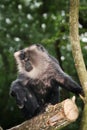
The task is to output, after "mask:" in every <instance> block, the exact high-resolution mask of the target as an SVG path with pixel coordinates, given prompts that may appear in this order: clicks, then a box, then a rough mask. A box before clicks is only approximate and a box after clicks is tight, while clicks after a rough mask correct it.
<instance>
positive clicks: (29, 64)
mask: <svg viewBox="0 0 87 130" xmlns="http://www.w3.org/2000/svg"><path fill="white" fill-rule="evenodd" d="M32 69H33V67H32V66H31V63H30V61H29V60H28V61H26V62H25V70H26V71H27V72H30V71H31V70H32Z"/></svg>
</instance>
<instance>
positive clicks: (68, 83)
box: [55, 64, 84, 95]
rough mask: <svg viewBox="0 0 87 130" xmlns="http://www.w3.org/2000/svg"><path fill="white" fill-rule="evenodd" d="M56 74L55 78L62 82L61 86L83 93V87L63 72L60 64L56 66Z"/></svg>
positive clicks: (76, 92)
mask: <svg viewBox="0 0 87 130" xmlns="http://www.w3.org/2000/svg"><path fill="white" fill-rule="evenodd" d="M56 68H57V69H56V76H55V80H56V81H57V82H58V84H60V86H61V87H63V88H65V89H67V90H69V91H71V92H73V93H75V94H82V95H84V94H83V90H82V87H81V86H80V85H78V84H77V83H76V82H75V81H74V80H73V79H72V78H71V77H70V76H69V75H67V74H66V73H64V72H63V70H62V69H61V68H60V66H59V64H57V66H56Z"/></svg>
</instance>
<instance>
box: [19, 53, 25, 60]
mask: <svg viewBox="0 0 87 130" xmlns="http://www.w3.org/2000/svg"><path fill="white" fill-rule="evenodd" d="M20 59H21V60H24V59H25V52H24V51H21V54H20Z"/></svg>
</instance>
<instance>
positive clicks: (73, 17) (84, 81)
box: [70, 0, 87, 130]
mask: <svg viewBox="0 0 87 130" xmlns="http://www.w3.org/2000/svg"><path fill="white" fill-rule="evenodd" d="M78 17H79V0H70V39H71V44H72V52H73V57H74V60H75V66H76V69H77V72H78V76H79V79H80V82H81V85H82V87H83V90H84V94H85V98H84V101H85V106H84V111H83V117H82V122H81V130H86V129H87V71H86V67H85V64H84V60H83V56H82V52H81V47H80V40H79V31H78V24H79V23H78Z"/></svg>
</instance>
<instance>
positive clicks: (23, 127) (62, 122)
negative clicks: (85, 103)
mask: <svg viewBox="0 0 87 130" xmlns="http://www.w3.org/2000/svg"><path fill="white" fill-rule="evenodd" d="M78 115H79V112H78V108H77V106H76V104H75V100H74V98H73V99H72V100H71V99H66V100H64V101H63V102H61V103H59V104H56V105H54V106H53V105H49V106H48V107H47V108H46V112H44V113H43V114H40V115H39V116H36V117H35V118H33V119H31V120H28V121H25V122H24V123H22V124H20V125H18V126H15V127H13V128H11V129H9V130H53V129H55V130H56V129H58V128H61V127H64V126H66V125H68V124H70V123H71V122H74V121H75V120H76V119H77V118H78Z"/></svg>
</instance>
